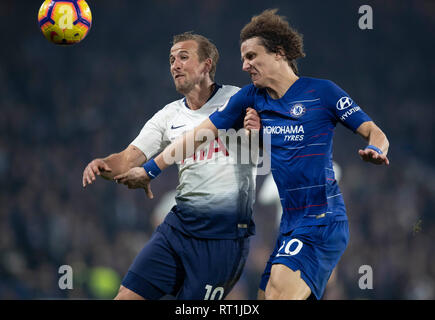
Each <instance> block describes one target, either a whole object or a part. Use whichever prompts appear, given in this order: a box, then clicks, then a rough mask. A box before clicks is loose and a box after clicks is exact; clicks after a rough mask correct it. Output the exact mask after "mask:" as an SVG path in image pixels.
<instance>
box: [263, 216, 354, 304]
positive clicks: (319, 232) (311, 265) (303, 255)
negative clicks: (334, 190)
mask: <svg viewBox="0 0 435 320" xmlns="http://www.w3.org/2000/svg"><path fill="white" fill-rule="evenodd" d="M348 241H349V224H348V222H347V221H335V222H331V223H330V224H328V225H318V226H308V227H298V228H296V229H294V230H293V231H292V232H290V233H289V234H280V235H279V236H278V240H277V242H276V246H275V249H274V250H273V253H272V254H271V255H270V258H269V261H267V264H266V268H265V270H264V272H263V275H262V277H261V282H260V289H262V290H266V285H267V282H268V281H269V277H270V270H271V268H272V265H273V264H283V265H285V266H287V267H289V268H290V269H292V270H293V271H297V270H300V271H301V278H302V279H303V280H304V281H305V283H306V284H307V285H308V286H309V287H310V289H311V292H312V293H314V295H315V296H316V298H317V299H320V298H321V297H322V295H323V292H324V291H325V287H326V284H327V283H328V280H329V277H330V276H331V273H332V270H333V269H334V268H335V266H336V265H337V263H338V260H340V257H341V256H342V254H343V252H344V250H345V249H346V246H347V243H348Z"/></svg>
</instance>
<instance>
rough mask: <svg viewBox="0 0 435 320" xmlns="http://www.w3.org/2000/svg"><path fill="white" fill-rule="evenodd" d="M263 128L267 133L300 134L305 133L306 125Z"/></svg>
mask: <svg viewBox="0 0 435 320" xmlns="http://www.w3.org/2000/svg"><path fill="white" fill-rule="evenodd" d="M263 130H264V133H267V134H299V133H304V126H303V125H299V126H264V127H263Z"/></svg>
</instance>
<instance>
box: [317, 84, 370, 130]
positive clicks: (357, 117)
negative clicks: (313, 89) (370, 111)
mask: <svg viewBox="0 0 435 320" xmlns="http://www.w3.org/2000/svg"><path fill="white" fill-rule="evenodd" d="M321 99H322V103H323V104H324V105H325V106H326V107H327V108H328V109H329V110H330V111H331V112H332V114H333V117H334V120H335V121H338V122H341V123H342V124H343V125H344V126H345V127H347V128H349V129H350V130H352V131H353V132H355V131H356V130H357V129H358V128H359V126H360V125H361V124H362V123H363V122H366V121H372V119H371V118H370V117H369V116H368V115H367V114H366V113H365V112H364V111H363V110H362V109H361V107H360V106H358V104H357V103H356V102H355V101H353V100H352V98H351V97H350V96H349V95H348V94H347V92H346V91H344V90H343V89H341V88H340V87H339V86H338V85H336V84H335V83H334V82H332V81H328V80H326V81H325V84H324V86H323V88H322V90H321Z"/></svg>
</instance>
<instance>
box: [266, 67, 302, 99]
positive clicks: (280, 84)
mask: <svg viewBox="0 0 435 320" xmlns="http://www.w3.org/2000/svg"><path fill="white" fill-rule="evenodd" d="M298 79H299V77H298V76H297V75H296V74H295V73H294V72H288V73H285V74H282V73H277V77H276V78H274V79H272V80H271V81H270V84H269V85H268V86H267V93H268V94H269V95H270V97H271V98H272V99H280V98H282V97H283V96H284V95H285V93H286V92H287V91H288V90H289V89H290V87H291V86H292V85H293V84H294V83H295V82H296V81H297V80H298Z"/></svg>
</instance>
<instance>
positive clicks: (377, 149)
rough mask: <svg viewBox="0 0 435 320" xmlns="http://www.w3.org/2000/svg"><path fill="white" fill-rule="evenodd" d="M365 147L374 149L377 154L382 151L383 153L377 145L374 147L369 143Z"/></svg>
mask: <svg viewBox="0 0 435 320" xmlns="http://www.w3.org/2000/svg"><path fill="white" fill-rule="evenodd" d="M366 149H372V150H375V151H376V152H377V153H379V154H382V153H383V152H382V150H381V149H379V148H378V147H375V146H373V145H371V144H369V145H368V146H367V147H366Z"/></svg>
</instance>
